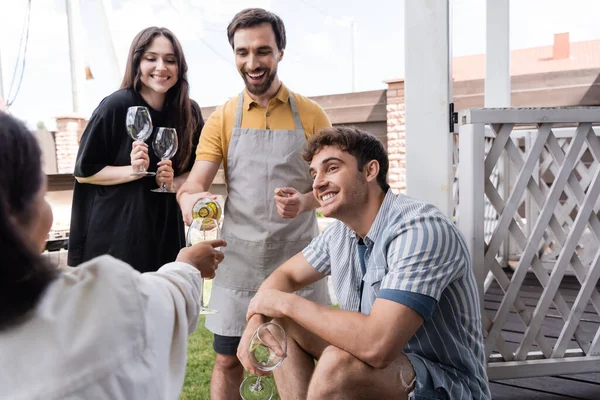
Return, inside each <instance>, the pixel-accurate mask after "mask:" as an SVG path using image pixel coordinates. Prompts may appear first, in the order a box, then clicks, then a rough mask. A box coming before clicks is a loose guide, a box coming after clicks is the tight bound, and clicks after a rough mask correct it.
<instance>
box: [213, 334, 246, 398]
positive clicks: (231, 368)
mask: <svg viewBox="0 0 600 400" xmlns="http://www.w3.org/2000/svg"><path fill="white" fill-rule="evenodd" d="M240 339H241V338H240V337H235V336H220V335H215V338H214V341H213V349H214V350H215V352H216V353H217V357H216V359H215V365H214V367H213V372H212V377H211V380H210V398H211V400H220V399H223V400H229V399H239V398H240V385H241V383H242V381H243V380H244V367H242V364H241V363H240V360H238V358H237V356H236V352H237V348H238V345H239V344H240Z"/></svg>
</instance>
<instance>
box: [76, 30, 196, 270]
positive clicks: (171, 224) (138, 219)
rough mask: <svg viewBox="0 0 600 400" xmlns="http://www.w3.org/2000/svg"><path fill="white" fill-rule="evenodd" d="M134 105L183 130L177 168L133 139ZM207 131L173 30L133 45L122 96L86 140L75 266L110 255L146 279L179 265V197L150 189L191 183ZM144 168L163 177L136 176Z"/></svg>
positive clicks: (93, 122)
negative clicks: (130, 115)
mask: <svg viewBox="0 0 600 400" xmlns="http://www.w3.org/2000/svg"><path fill="white" fill-rule="evenodd" d="M130 106H145V107H147V108H148V110H149V111H150V115H151V118H152V123H153V126H154V127H159V126H165V127H173V128H176V129H177V136H178V142H179V146H178V150H177V153H176V155H175V156H174V157H173V159H172V161H171V160H164V161H161V160H159V159H158V158H157V157H156V156H155V155H154V152H153V151H151V150H150V151H149V149H148V145H147V144H146V143H143V142H139V141H135V142H134V141H133V140H132V139H131V138H130V137H129V135H128V134H127V131H126V128H125V116H126V114H127V109H128V108H129V107H130ZM203 125H204V122H203V119H202V115H201V113H200V108H199V107H198V104H196V102H194V101H193V100H191V99H190V98H189V85H188V81H187V63H186V61H185V57H184V54H183V50H182V48H181V44H180V43H179V41H178V40H177V38H176V37H175V36H174V35H173V33H172V32H170V31H169V30H168V29H165V28H157V27H150V28H146V29H144V30H143V31H141V32H140V33H138V35H137V36H136V37H135V38H134V40H133V42H132V44H131V48H130V51H129V57H128V60H127V69H126V71H125V76H124V77H123V82H122V83H121V89H120V90H118V91H116V92H115V93H113V94H111V95H110V96H108V97H106V98H105V99H104V100H102V102H101V103H100V105H99V106H98V108H97V109H96V110H95V111H94V113H93V114H92V117H91V118H90V120H89V123H88V125H87V127H86V129H85V131H84V133H83V136H82V138H81V143H80V147H79V152H78V154H77V162H76V165H75V171H74V175H75V177H76V180H77V181H76V183H75V187H74V193H73V208H72V212H71V226H70V238H69V253H68V264H69V265H71V266H77V265H79V264H80V263H82V262H85V261H88V260H90V259H92V258H94V257H96V256H98V255H101V254H110V255H112V256H114V257H116V258H119V259H121V260H123V261H125V262H127V263H129V264H130V265H132V266H133V267H134V268H135V269H137V270H138V271H141V272H145V271H155V270H156V269H158V267H160V266H161V265H162V264H164V263H166V262H169V261H172V260H174V259H175V257H176V256H177V253H178V251H179V249H180V248H181V247H183V246H184V245H185V240H184V225H183V221H182V218H181V212H180V210H179V207H178V205H177V202H176V201H175V196H173V195H165V194H157V193H152V192H151V191H150V190H151V189H153V188H156V187H158V186H159V185H160V184H162V183H163V182H164V183H166V184H167V186H171V187H174V188H177V187H178V186H179V184H180V182H181V183H182V182H183V181H184V180H185V177H186V176H187V173H188V172H189V170H190V169H191V167H192V165H193V162H194V159H193V154H194V152H195V148H196V146H197V144H198V140H199V136H200V131H201V130H202V126H203ZM154 134H155V132H153V135H152V136H151V137H150V138H149V139H148V140H147V143H148V144H149V143H151V142H152V140H153V138H154ZM140 166H143V167H145V168H146V169H147V170H148V171H152V172H156V173H157V174H156V178H148V177H143V176H132V175H131V174H132V173H133V172H136V171H138V170H139V168H140Z"/></svg>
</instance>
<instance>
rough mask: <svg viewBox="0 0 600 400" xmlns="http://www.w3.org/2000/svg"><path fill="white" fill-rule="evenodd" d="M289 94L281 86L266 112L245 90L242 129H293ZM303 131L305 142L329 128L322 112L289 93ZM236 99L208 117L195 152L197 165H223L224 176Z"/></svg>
mask: <svg viewBox="0 0 600 400" xmlns="http://www.w3.org/2000/svg"><path fill="white" fill-rule="evenodd" d="M289 94H290V91H289V90H288V88H286V87H285V86H284V85H283V84H282V85H281V88H279V91H278V92H277V94H276V95H275V97H273V98H272V99H271V100H270V101H269V104H268V106H267V108H265V107H263V106H261V105H260V104H258V103H256V102H255V101H254V100H252V98H251V97H250V95H249V94H248V92H246V91H245V90H244V104H243V106H242V112H243V114H242V128H254V129H267V126H268V127H269V129H272V130H276V129H294V127H295V125H294V117H293V115H292V109H291V107H290V104H289ZM292 96H294V100H295V101H296V107H297V108H298V114H299V115H300V121H301V122H302V128H303V129H304V133H305V135H306V138H307V139H308V138H309V137H310V136H312V135H314V134H315V133H318V132H319V131H320V130H321V129H323V128H327V127H330V126H331V122H330V121H329V117H328V116H327V114H325V111H324V110H323V109H322V108H321V106H320V105H318V104H317V103H316V102H314V101H313V100H310V99H309V98H307V97H304V96H302V95H299V94H297V93H293V92H292ZM238 99H239V96H235V97H233V98H231V99H229V100H228V101H227V102H226V103H225V104H223V105H222V106H219V107H217V109H216V110H215V111H214V112H213V113H212V114H211V116H210V117H209V118H208V121H206V124H205V125H204V128H203V129H202V135H200V144H199V145H198V148H197V150H196V161H199V160H202V161H212V162H215V163H221V161H222V162H223V166H224V167H225V176H227V152H228V151H229V142H230V140H231V130H232V129H233V125H234V123H235V113H236V111H237V104H238Z"/></svg>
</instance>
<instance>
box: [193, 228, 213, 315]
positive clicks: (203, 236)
mask: <svg viewBox="0 0 600 400" xmlns="http://www.w3.org/2000/svg"><path fill="white" fill-rule="evenodd" d="M220 237H221V229H220V228H219V221H217V220H216V219H214V218H196V219H194V220H193V221H192V223H191V224H190V226H189V228H188V230H187V234H186V245H187V246H188V247H189V246H193V245H195V244H196V243H200V242H205V241H207V240H215V239H219V238H220ZM200 280H201V282H200V314H215V313H216V312H217V311H215V310H212V309H210V308H207V307H206V306H205V305H204V279H203V278H200Z"/></svg>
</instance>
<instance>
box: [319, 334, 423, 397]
mask: <svg viewBox="0 0 600 400" xmlns="http://www.w3.org/2000/svg"><path fill="white" fill-rule="evenodd" d="M414 379H415V371H414V370H413V367H412V365H411V363H410V361H409V359H408V357H406V355H404V354H401V355H400V356H399V357H398V358H397V359H396V360H395V361H394V362H392V363H391V364H390V365H389V366H388V367H387V368H385V369H375V368H373V367H371V366H370V365H368V364H365V363H364V362H362V361H360V360H359V359H357V358H356V357H354V356H353V355H351V354H350V353H348V352H346V351H344V350H341V349H339V348H337V347H334V346H329V347H327V348H326V349H325V351H323V354H322V356H321V358H320V359H319V362H318V364H317V367H316V369H315V372H314V374H313V377H312V380H311V382H310V386H309V389H308V396H307V399H332V400H336V399H340V400H341V399H344V400H349V399H408V398H409V397H408V396H409V394H410V393H411V392H412V390H413V388H414Z"/></svg>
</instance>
